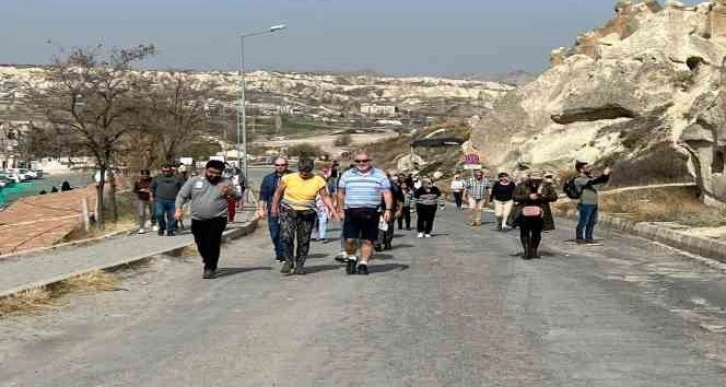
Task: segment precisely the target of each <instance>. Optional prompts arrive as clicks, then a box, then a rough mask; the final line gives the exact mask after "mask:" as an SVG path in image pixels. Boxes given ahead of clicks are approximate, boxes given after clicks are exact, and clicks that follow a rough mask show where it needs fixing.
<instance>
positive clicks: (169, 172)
mask: <svg viewBox="0 0 726 387" xmlns="http://www.w3.org/2000/svg"><path fill="white" fill-rule="evenodd" d="M183 185H184V180H182V178H181V177H179V176H177V175H176V174H174V169H173V168H172V166H171V165H170V164H164V166H162V167H161V175H156V176H154V179H153V180H152V181H151V197H152V199H153V200H154V207H155V209H156V221H157V223H158V224H159V231H158V233H159V236H163V235H164V231H166V235H167V236H174V235H176V224H177V222H176V219H174V203H175V202H176V197H177V195H178V194H179V191H180V190H181V187H182V186H183Z"/></svg>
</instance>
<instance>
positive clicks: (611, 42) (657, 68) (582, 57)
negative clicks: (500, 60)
mask: <svg viewBox="0 0 726 387" xmlns="http://www.w3.org/2000/svg"><path fill="white" fill-rule="evenodd" d="M725 55H726V1H725V0H713V1H711V2H708V3H702V4H699V5H696V6H686V5H683V4H682V3H679V2H674V1H669V2H667V3H666V4H665V5H664V6H661V5H660V4H659V3H658V2H657V1H654V0H647V1H640V2H633V1H620V2H618V3H617V5H616V6H615V17H614V18H613V20H611V21H609V22H608V23H607V24H606V25H605V26H604V27H602V28H598V29H595V30H593V31H591V32H588V33H585V34H581V35H580V36H578V38H577V39H576V41H575V45H574V47H572V48H571V49H557V50H555V51H553V53H552V55H551V60H550V62H551V67H550V68H549V69H548V70H547V71H545V72H544V73H543V74H541V75H540V76H539V77H538V78H537V79H536V80H535V81H533V82H531V83H529V84H527V85H525V86H523V87H522V88H519V89H517V90H514V91H511V92H509V93H508V94H506V95H505V96H504V97H503V98H501V99H500V100H498V101H497V102H495V104H494V109H493V110H492V112H491V113H490V114H487V115H485V116H483V117H482V118H481V120H480V121H479V123H478V124H477V125H476V126H475V127H474V129H473V131H472V140H473V141H474V143H475V145H476V146H477V148H479V149H480V150H481V151H482V152H483V153H484V156H485V158H486V159H487V160H489V162H490V163H492V164H493V165H496V166H499V167H501V168H507V169H511V168H514V167H516V165H517V163H518V162H526V163H527V164H531V165H533V166H537V167H545V168H551V169H558V170H559V169H564V168H570V169H571V168H572V162H573V161H574V158H575V155H576V154H578V152H580V153H582V152H583V148H587V149H589V150H588V152H586V153H588V154H590V155H592V154H593V150H595V153H596V155H595V156H594V157H595V158H596V159H598V160H600V161H601V162H603V163H605V162H609V160H618V161H621V162H625V161H627V162H628V163H629V164H628V165H631V166H634V167H637V165H639V164H638V163H639V162H643V161H644V160H649V159H650V160H651V162H652V160H653V157H654V155H656V154H658V155H659V156H658V157H665V158H666V159H667V160H669V162H671V161H672V162H673V163H676V164H677V165H676V166H675V167H673V168H671V167H670V166H668V167H666V166H664V167H663V169H671V170H679V171H684V172H683V173H684V174H690V175H692V176H693V177H694V178H695V179H696V181H697V182H698V183H699V185H700V186H701V187H702V191H703V193H704V197H705V198H706V199H709V200H712V199H718V200H721V201H726V178H725V177H724V175H723V170H724V153H725V152H726V127H725V125H726V93H722V90H723V88H726V68H724V65H725V64H726V62H725V61H724V60H723V58H724V56H725ZM663 152H669V153H666V156H662V155H663V154H664V153H663ZM674 165H675V164H674ZM643 173H644V174H646V173H651V172H649V171H646V170H643ZM643 177H644V178H647V177H648V176H643Z"/></svg>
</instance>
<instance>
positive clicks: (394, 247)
mask: <svg viewBox="0 0 726 387" xmlns="http://www.w3.org/2000/svg"><path fill="white" fill-rule="evenodd" d="M411 247H416V246H414V245H409V244H405V243H402V244H400V245H399V244H395V245H393V249H394V250H397V249H409V248H411Z"/></svg>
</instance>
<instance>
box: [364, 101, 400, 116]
mask: <svg viewBox="0 0 726 387" xmlns="http://www.w3.org/2000/svg"><path fill="white" fill-rule="evenodd" d="M360 113H361V114H363V115H366V116H384V117H391V116H395V115H396V107H395V106H393V105H369V104H363V105H361V106H360Z"/></svg>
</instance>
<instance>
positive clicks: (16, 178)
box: [0, 171, 22, 183]
mask: <svg viewBox="0 0 726 387" xmlns="http://www.w3.org/2000/svg"><path fill="white" fill-rule="evenodd" d="M0 175H1V176H4V177H6V178H7V179H9V180H10V181H12V182H13V183H20V182H21V181H22V179H21V178H20V176H18V175H17V174H16V173H15V172H13V171H2V173H1V174H0Z"/></svg>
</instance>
